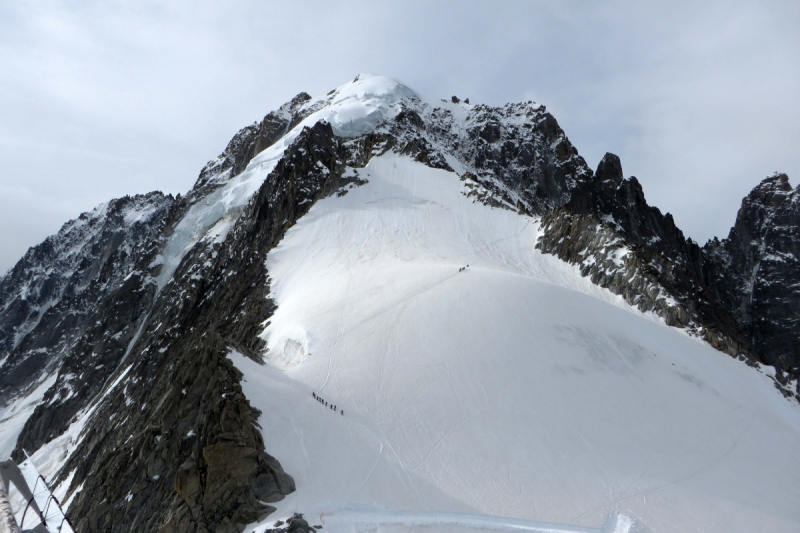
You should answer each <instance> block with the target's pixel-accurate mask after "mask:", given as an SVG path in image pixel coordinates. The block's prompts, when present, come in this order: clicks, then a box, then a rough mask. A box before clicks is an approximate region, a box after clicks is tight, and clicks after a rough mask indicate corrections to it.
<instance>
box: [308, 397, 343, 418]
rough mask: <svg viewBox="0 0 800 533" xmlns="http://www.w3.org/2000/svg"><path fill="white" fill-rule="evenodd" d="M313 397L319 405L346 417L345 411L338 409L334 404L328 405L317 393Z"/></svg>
mask: <svg viewBox="0 0 800 533" xmlns="http://www.w3.org/2000/svg"><path fill="white" fill-rule="evenodd" d="M311 397H312V398H314V399H315V400H317V401H318V402H319V403H321V404H322V405H324V406H325V407H327V408H328V409H331V410H332V411H334V412H338V413H339V414H340V415H342V416H344V409H337V408H336V406H335V405H333V404H331V405H328V402H327V401H325V400H323V399H322V398H321V397H320V396H319V395H318V394H317V393H316V392H312V393H311Z"/></svg>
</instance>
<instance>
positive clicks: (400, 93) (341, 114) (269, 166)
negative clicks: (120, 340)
mask: <svg viewBox="0 0 800 533" xmlns="http://www.w3.org/2000/svg"><path fill="white" fill-rule="evenodd" d="M416 98H418V97H417V95H416V93H414V91H412V90H411V89H409V88H408V87H406V86H404V85H402V84H401V83H399V82H398V81H396V80H393V79H392V78H388V77H385V76H371V75H361V76H359V77H357V78H356V79H355V80H354V81H352V82H350V83H346V84H344V85H342V86H341V87H338V88H337V89H335V90H333V91H331V93H329V94H328V95H327V96H326V97H325V98H322V99H320V100H316V101H313V102H309V103H308V104H307V105H305V106H302V107H301V108H300V109H299V110H298V112H299V114H307V115H308V116H306V118H305V119H303V120H302V121H300V123H299V124H297V125H296V126H295V127H294V128H292V129H291V130H290V131H289V132H288V133H287V134H286V135H284V136H283V137H281V138H280V139H279V140H278V141H277V142H276V143H275V144H273V145H272V146H270V147H268V148H267V149H266V150H264V151H262V152H261V153H260V154H258V155H256V157H254V158H253V159H252V160H251V161H250V163H249V164H248V165H247V168H246V169H245V171H244V172H242V173H240V174H237V175H235V176H231V172H230V170H226V171H224V172H221V173H219V174H218V175H217V176H215V177H213V178H211V179H210V180H209V182H208V183H209V184H211V185H212V186H213V187H214V190H213V191H212V192H210V193H204V194H198V195H196V196H195V197H194V198H192V203H193V205H192V207H191V208H190V209H189V211H188V212H187V213H186V215H185V216H184V217H183V218H182V219H181V221H180V223H179V224H178V225H177V226H176V228H175V231H174V233H173V236H172V238H171V240H170V242H169V243H168V244H167V247H166V249H165V250H164V253H163V254H162V255H161V256H160V257H159V259H158V261H157V262H158V263H163V264H164V268H163V269H162V272H161V274H160V276H159V278H158V286H159V289H160V288H162V287H163V286H164V285H165V284H167V283H168V282H169V281H170V279H171V278H172V275H173V274H174V273H175V269H176V268H177V267H178V265H179V264H180V262H181V260H182V259H183V257H184V256H185V255H186V253H187V252H188V251H189V250H191V248H192V247H193V246H194V245H195V244H196V243H197V242H198V241H200V240H203V239H211V240H221V239H224V237H225V235H226V234H227V231H228V230H229V229H230V228H231V227H232V226H233V223H234V222H235V220H236V218H238V216H239V215H240V214H241V212H242V210H243V209H244V207H245V206H246V205H247V203H248V202H249V201H250V198H251V197H252V196H253V195H254V194H255V193H256V191H258V189H259V188H260V187H261V184H262V183H264V180H265V179H266V178H267V176H269V174H270V173H271V172H272V171H273V170H274V169H275V166H276V165H277V164H278V162H279V161H280V159H281V158H282V157H283V154H284V152H285V151H286V149H287V148H288V147H289V146H291V144H292V143H293V142H294V141H295V140H296V139H297V137H298V135H300V133H301V132H302V131H303V129H304V128H306V127H309V128H310V127H311V126H313V125H314V124H316V123H317V122H320V121H325V122H328V123H329V124H330V125H331V127H332V128H333V131H334V133H335V134H336V135H337V136H338V137H343V138H348V137H357V136H360V135H364V134H367V133H370V132H372V131H374V130H375V128H376V127H377V126H378V125H380V124H382V123H383V122H385V121H386V120H388V119H391V118H394V117H395V116H397V114H398V113H399V112H400V110H401V107H402V102H403V100H404V99H416ZM287 118H289V119H290V118H291V117H287Z"/></svg>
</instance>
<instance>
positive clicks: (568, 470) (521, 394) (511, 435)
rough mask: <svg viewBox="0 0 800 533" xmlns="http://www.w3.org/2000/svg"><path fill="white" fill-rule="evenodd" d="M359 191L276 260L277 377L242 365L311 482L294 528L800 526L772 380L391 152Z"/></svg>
mask: <svg viewBox="0 0 800 533" xmlns="http://www.w3.org/2000/svg"><path fill="white" fill-rule="evenodd" d="M359 175H360V176H361V177H362V178H364V179H366V180H368V181H369V183H368V184H366V185H363V186H361V187H359V188H355V189H352V190H350V191H349V192H348V194H346V195H344V196H342V197H330V198H327V199H325V200H322V201H319V202H318V203H317V204H315V205H314V206H313V207H312V209H311V210H310V211H309V213H308V214H307V215H306V216H305V217H303V218H302V219H300V220H299V221H298V223H297V224H296V225H295V226H294V227H292V228H291V229H290V230H289V231H288V232H287V234H286V236H285V237H284V239H283V241H282V242H281V243H280V244H279V246H278V247H277V248H276V249H274V250H273V251H272V252H271V253H270V254H269V256H268V259H267V266H268V268H269V272H270V274H271V276H272V289H273V296H274V298H275V299H276V301H277V304H278V309H277V311H276V312H275V314H274V316H273V317H272V318H271V320H270V323H269V324H268V325H267V326H266V329H265V331H264V333H263V337H264V338H265V339H266V341H267V343H268V346H269V351H268V352H267V353H266V359H267V361H268V362H269V364H267V365H258V364H256V363H254V362H252V361H251V360H249V359H247V358H244V357H242V356H241V355H239V354H237V353H235V352H234V353H232V355H231V358H232V359H233V360H234V362H235V364H236V365H237V367H238V368H239V369H240V370H242V372H243V373H244V382H243V383H242V386H243V389H244V392H245V394H246V395H247V397H248V399H249V400H250V401H251V403H252V404H253V406H254V407H256V408H258V409H260V410H261V411H262V416H261V419H260V424H261V425H262V426H263V427H264V428H270V430H268V431H265V432H264V434H263V436H264V440H265V444H266V448H267V449H268V450H270V453H272V454H274V455H275V456H276V457H277V458H279V460H280V461H281V462H282V464H283V466H284V467H285V468H286V471H287V472H291V474H292V476H293V477H294V479H295V480H296V482H297V492H296V493H295V494H293V495H291V496H290V497H288V498H287V499H286V500H284V501H282V502H279V503H278V504H276V505H277V506H278V509H279V513H278V515H279V516H280V515H289V514H291V512H294V511H295V510H298V511H301V512H305V513H306V514H307V517H309V518H310V520H312V523H316V521H319V522H320V523H324V524H326V530H327V529H331V530H333V531H340V530H341V531H343V530H348V531H349V530H366V529H369V530H380V531H395V530H397V531H399V530H403V531H405V530H407V529H411V528H412V527H411V526H414V524H419V525H421V526H422V525H424V526H425V527H428V528H433V529H437V528H438V529H442V528H444V529H445V530H447V531H462V530H465V529H474V528H484V529H485V528H495V529H527V530H531V531H545V530H547V531H576V530H578V529H577V528H579V527H582V528H594V529H583V530H584V531H587V530H597V531H599V528H600V527H601V526H602V525H603V524H604V523H605V524H606V529H607V528H608V527H612V529H609V530H613V528H614V527H616V528H617V529H619V530H620V531H622V530H625V531H653V532H655V531H659V532H676V533H677V532H685V531H695V530H696V531H726V532H751V531H758V530H765V531H793V530H797V529H798V527H800V509H798V507H797V505H796V502H797V501H800V487H798V485H797V483H796V480H797V479H798V478H799V477H800V454H798V453H797V451H798V444H797V443H798V442H800V412H798V410H797V406H796V405H794V404H791V403H790V402H788V401H787V400H785V399H784V398H783V397H782V396H781V394H780V393H779V392H778V391H777V390H775V388H774V386H773V385H772V382H771V380H769V378H768V377H767V376H765V375H763V374H761V373H759V372H755V371H753V369H751V368H749V367H747V366H746V365H743V364H741V363H740V362H737V361H735V360H734V359H732V358H730V357H728V356H726V355H724V354H721V353H720V352H717V351H715V350H713V349H712V348H710V347H709V346H707V345H705V344H703V343H701V342H700V341H698V340H696V339H693V338H690V337H689V336H687V335H686V334H684V333H682V332H681V331H678V330H676V329H673V328H669V327H666V326H665V325H664V324H663V323H662V322H661V321H660V320H659V319H656V318H654V317H653V316H652V315H645V314H642V313H640V312H638V311H635V310H633V309H632V308H630V307H629V306H627V304H625V303H624V302H623V301H622V300H621V298H619V297H618V296H615V295H613V294H611V293H610V292H608V291H606V290H604V289H600V288H598V287H596V286H594V285H592V284H591V283H590V282H589V281H588V280H587V279H586V278H583V277H581V275H580V273H579V271H578V270H577V268H576V267H573V266H569V265H566V264H565V263H562V262H560V261H559V260H557V259H555V258H554V257H552V256H547V255H542V254H541V253H539V252H537V251H536V250H535V249H534V243H535V241H536V239H537V236H538V232H539V227H538V221H537V220H536V219H534V218H529V217H524V216H520V215H518V214H517V213H515V212H511V211H508V210H504V209H497V208H490V207H487V206H485V205H482V204H480V203H473V202H474V198H473V197H468V196H467V195H466V193H468V191H469V190H470V189H469V188H468V187H467V182H465V181H460V180H459V179H458V177H457V176H456V175H454V174H453V173H450V172H447V171H443V170H435V169H431V168H429V167H427V166H424V165H422V164H419V163H415V162H412V161H411V160H410V159H407V158H404V157H399V156H396V155H393V154H387V155H384V156H380V157H376V158H374V159H373V160H372V161H371V162H370V164H369V165H368V166H367V167H366V168H364V169H359ZM466 265H469V266H468V267H467V266H466ZM465 267H466V268H465ZM312 393H313V395H312ZM315 396H316V397H317V398H316V399H315ZM334 406H335V409H336V411H334V409H333V408H334ZM273 428H282V429H281V431H274V430H273ZM390 510H391V511H390ZM359 513H360V514H359ZM440 513H444V514H440ZM476 515H484V516H485V515H490V516H495V517H511V518H514V519H517V522H514V521H513V520H511V521H503V520H501V519H497V520H489V519H488V518H487V519H485V520H483V521H481V520H478V522H479V523H480V524H479V525H476V522H475V516H476ZM398 516H400V517H406V518H402V519H400V518H398ZM436 516H440V517H442V518H441V520H438V521H437V519H436V518H435V517H436ZM365 517H366V518H365ZM459 517H460V518H459ZM326 519H327V520H328V521H327V522H326ZM272 520H274V518H271V519H270V520H269V522H271V521H272ZM490 522H491V524H494V525H491V524H490ZM265 523H266V522H265ZM544 523H550V524H552V523H556V524H563V527H561V526H560V529H559V528H557V527H555V526H552V527H550V526H547V524H544ZM437 524H438V525H437ZM487 524H489V525H487ZM515 524H516V525H515ZM520 524H523V525H520ZM525 524H527V525H525ZM537 524H544V525H541V527H539V526H538V525H537ZM608 524H611V526H609V525H608ZM620 524H621V525H620ZM262 526H263V525H262ZM546 527H550V529H546ZM537 528H538V529H537ZM570 528H572V529H570ZM620 528H622V529H620ZM251 530H254V528H251Z"/></svg>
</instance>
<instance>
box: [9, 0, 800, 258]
mask: <svg viewBox="0 0 800 533" xmlns="http://www.w3.org/2000/svg"><path fill="white" fill-rule="evenodd" d="M646 4H647V5H635V4H634V5H632V4H631V3H629V2H621V1H620V2H617V1H598V2H591V3H587V2H581V1H577V0H567V1H558V2H557V1H552V2H547V1H544V2H533V1H519V2H506V3H503V4H502V5H500V6H496V5H491V6H490V5H489V3H486V2H477V1H475V2H459V3H452V2H436V1H427V2H403V3H399V2H356V1H350V2H338V1H328V2H304V1H297V2H286V3H283V4H281V5H272V3H266V2H264V3H262V2H242V1H238V0H233V1H229V2H204V1H196V2H188V1H187V2H181V1H177V2H169V3H167V2H138V3H136V4H135V5H134V4H133V3H132V2H122V1H119V2H113V1H112V2H102V3H101V2H83V3H76V2H66V1H63V2H59V1H50V2H31V3H27V2H26V3H22V2H19V3H5V4H3V5H2V6H0V157H1V158H2V162H3V165H2V170H0V271H5V270H6V269H8V268H10V267H11V266H13V264H14V263H15V262H16V261H17V260H18V259H19V258H20V257H21V256H22V254H23V253H24V252H25V250H26V249H27V247H29V246H32V245H35V244H37V243H38V242H40V241H41V240H42V239H43V238H44V237H46V236H47V235H49V234H52V233H54V232H56V231H57V230H58V228H59V227H60V226H61V224H62V223H64V222H66V221H67V220H68V219H70V218H74V217H76V216H77V215H78V214H80V213H81V212H82V211H86V210H89V209H91V208H92V207H94V206H95V205H97V204H99V203H100V202H103V201H106V200H108V199H110V198H112V197H119V196H123V195H125V194H135V193H143V192H148V191H151V190H156V189H158V190H162V191H164V192H172V193H178V192H181V193H182V192H185V191H186V190H188V189H189V188H190V187H191V186H192V184H193V183H194V180H195V179H196V177H197V173H198V172H199V170H200V168H201V167H202V166H203V165H204V164H205V162H206V161H207V160H208V159H211V158H213V157H214V156H216V155H217V154H218V153H219V152H220V151H221V150H222V149H223V148H224V146H225V144H226V143H227V141H228V140H229V139H230V137H231V136H232V135H233V134H234V133H235V132H236V131H237V130H238V129H239V128H241V127H242V126H245V125H247V124H249V123H252V122H253V121H255V120H258V119H260V118H262V117H263V116H264V115H265V114H266V113H268V112H269V111H270V110H272V109H275V108H276V107H278V106H279V105H281V104H282V103H283V102H285V101H287V100H289V99H290V98H291V97H292V96H294V95H295V94H296V93H298V92H300V91H307V92H309V93H311V94H312V95H320V94H322V93H325V92H327V91H328V90H330V89H331V88H333V87H334V86H337V85H339V84H341V83H343V82H345V81H347V80H349V79H351V78H353V77H354V76H355V74H357V73H359V72H373V73H378V74H386V75H390V76H393V77H396V78H398V79H400V80H402V81H403V82H404V83H406V84H407V85H409V86H410V87H413V88H414V89H415V90H417V91H418V92H420V93H423V94H426V95H428V96H430V97H442V98H445V97H449V96H450V95H453V94H456V95H458V96H460V97H462V98H464V97H469V98H470V99H471V101H472V102H474V103H477V102H484V103H488V104H492V105H501V104H504V103H506V102H510V101H520V100H535V101H537V102H540V103H543V104H545V105H547V106H548V109H549V110H550V111H551V112H553V114H554V115H555V116H556V118H557V119H558V120H559V122H560V124H561V126H562V127H563V128H564V130H565V131H566V132H567V135H568V136H569V137H570V139H571V140H572V142H573V143H574V144H575V145H576V146H577V148H578V150H579V151H580V153H581V154H582V155H583V156H584V157H585V158H586V160H587V162H588V163H589V164H590V165H591V166H595V165H596V164H597V162H598V161H599V160H600V158H601V157H602V155H603V154H604V153H605V152H606V151H611V152H614V153H616V154H618V155H619V156H620V157H621V158H622V163H623V168H624V171H625V174H626V175H636V176H637V177H638V178H639V179H640V181H641V182H642V184H643V186H644V189H645V194H646V195H647V198H648V201H649V202H650V203H652V204H655V205H657V206H659V207H660V208H661V209H662V211H669V212H671V213H673V215H674V216H675V219H676V222H677V223H678V225H679V226H680V227H681V228H683V229H684V231H685V232H686V233H687V234H688V235H689V236H691V237H692V238H694V239H695V240H697V241H699V242H701V243H702V242H705V240H707V239H708V238H710V237H712V236H714V235H718V236H725V235H726V234H727V231H728V229H729V228H730V226H731V225H732V224H733V221H734V218H735V216H736V212H737V210H738V207H739V202H740V201H741V198H742V197H743V196H744V195H745V194H747V192H749V190H750V189H751V188H752V187H754V186H755V185H756V184H757V183H758V182H759V181H760V180H761V179H762V178H763V177H765V176H766V175H768V174H770V173H772V172H774V171H776V170H779V171H782V172H786V173H788V174H789V176H790V178H791V179H792V183H793V184H794V185H797V184H798V182H800V161H799V160H798V156H797V146H800V106H798V105H797V95H798V94H800V30H798V25H797V21H798V20H800V4H798V3H797V2H793V1H783V2H779V1H764V2H759V3H758V4H755V3H751V2H743V1H738V0H734V1H729V2H718V3H715V2H703V3H697V2H680V1H677V2H676V1H671V2H648V3H646Z"/></svg>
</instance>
